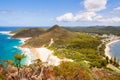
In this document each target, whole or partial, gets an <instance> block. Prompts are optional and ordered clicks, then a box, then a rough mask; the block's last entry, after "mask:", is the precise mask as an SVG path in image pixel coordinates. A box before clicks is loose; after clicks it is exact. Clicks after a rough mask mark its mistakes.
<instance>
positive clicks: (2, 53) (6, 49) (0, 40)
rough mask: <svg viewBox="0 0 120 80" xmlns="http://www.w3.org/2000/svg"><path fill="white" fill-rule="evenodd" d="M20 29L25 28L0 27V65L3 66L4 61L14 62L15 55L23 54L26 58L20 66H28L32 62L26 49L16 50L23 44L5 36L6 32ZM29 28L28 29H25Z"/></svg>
mask: <svg viewBox="0 0 120 80" xmlns="http://www.w3.org/2000/svg"><path fill="white" fill-rule="evenodd" d="M43 27H44V28H49V27H47V26H43ZM20 28H25V27H17V26H14V27H6V26H0V64H4V60H12V61H15V59H14V55H15V54H16V53H18V54H22V53H25V55H26V56H27V57H26V58H25V59H23V60H22V64H23V65H24V64H25V65H26V64H30V63H31V61H32V60H33V57H32V56H31V55H29V54H30V51H29V50H27V49H22V50H20V49H19V48H17V47H18V46H21V45H22V44H23V43H22V41H21V40H19V39H15V38H11V36H10V35H8V34H5V32H8V31H14V30H17V29H20ZM27 28H30V27H27ZM34 28H35V27H34Z"/></svg>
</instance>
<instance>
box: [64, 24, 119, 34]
mask: <svg viewBox="0 0 120 80" xmlns="http://www.w3.org/2000/svg"><path fill="white" fill-rule="evenodd" d="M66 29H68V30H71V31H75V32H76V31H77V32H85V33H95V34H100V35H102V34H114V35H118V36H120V27H114V26H113V27H112V26H101V27H99V26H94V27H74V28H72V27H68V28H66Z"/></svg>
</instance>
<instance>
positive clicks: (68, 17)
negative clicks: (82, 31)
mask: <svg viewBox="0 0 120 80" xmlns="http://www.w3.org/2000/svg"><path fill="white" fill-rule="evenodd" d="M56 20H57V21H73V20H74V16H73V14H72V13H66V14H64V15H62V16H59V17H57V18H56Z"/></svg>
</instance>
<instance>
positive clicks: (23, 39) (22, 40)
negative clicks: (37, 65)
mask: <svg viewBox="0 0 120 80" xmlns="http://www.w3.org/2000/svg"><path fill="white" fill-rule="evenodd" d="M30 38H31V37H27V38H18V39H20V40H21V42H22V43H23V44H24V43H25V41H27V40H28V39H30Z"/></svg>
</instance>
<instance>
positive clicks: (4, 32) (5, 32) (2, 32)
mask: <svg viewBox="0 0 120 80" xmlns="http://www.w3.org/2000/svg"><path fill="white" fill-rule="evenodd" d="M10 32H11V31H0V33H1V34H7V35H11V36H12V35H14V34H11V33H10Z"/></svg>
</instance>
